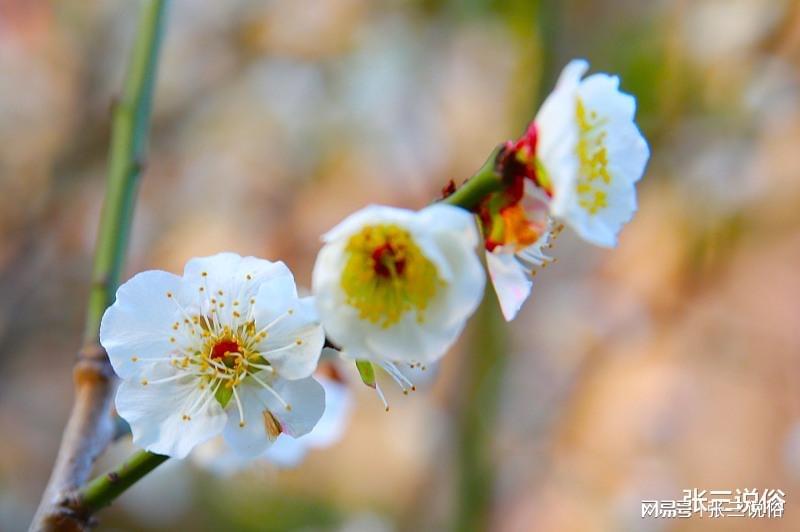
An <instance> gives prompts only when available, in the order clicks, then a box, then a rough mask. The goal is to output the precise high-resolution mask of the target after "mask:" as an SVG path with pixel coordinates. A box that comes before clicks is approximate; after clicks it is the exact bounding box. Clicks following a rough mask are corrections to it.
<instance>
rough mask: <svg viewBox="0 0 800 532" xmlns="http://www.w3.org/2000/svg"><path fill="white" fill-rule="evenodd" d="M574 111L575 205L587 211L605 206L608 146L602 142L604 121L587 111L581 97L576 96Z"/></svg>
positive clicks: (608, 180) (592, 112) (606, 202)
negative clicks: (576, 124)
mask: <svg viewBox="0 0 800 532" xmlns="http://www.w3.org/2000/svg"><path fill="white" fill-rule="evenodd" d="M575 115H576V118H577V121H578V129H579V137H578V146H577V152H578V158H579V159H580V172H579V175H578V182H577V184H576V185H575V186H576V191H577V193H578V197H579V199H578V205H580V206H581V207H582V208H583V209H584V210H585V211H586V212H588V213H589V214H590V215H595V214H597V213H598V212H599V211H601V210H602V209H605V208H606V207H608V187H609V185H610V184H611V173H610V172H609V170H608V150H607V148H606V145H605V141H606V132H605V131H604V130H603V129H602V126H603V125H604V123H605V121H604V120H602V119H599V118H598V116H597V113H596V112H594V111H587V110H586V107H585V106H584V104H583V100H581V99H580V98H578V101H577V105H576V110H575Z"/></svg>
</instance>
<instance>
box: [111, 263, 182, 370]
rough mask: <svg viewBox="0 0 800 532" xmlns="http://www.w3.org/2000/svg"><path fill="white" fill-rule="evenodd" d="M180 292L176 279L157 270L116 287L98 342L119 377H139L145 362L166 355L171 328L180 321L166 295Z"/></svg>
mask: <svg viewBox="0 0 800 532" xmlns="http://www.w3.org/2000/svg"><path fill="white" fill-rule="evenodd" d="M180 291H181V278H180V277H178V276H177V275H173V274H171V273H167V272H163V271H157V270H153V271H146V272H142V273H139V274H137V275H135V276H133V277H132V278H131V279H130V280H128V281H127V282H126V283H124V284H123V285H122V286H120V287H119V289H118V290H117V299H116V301H115V302H114V304H113V305H111V306H110V307H109V308H108V310H106V312H105V314H104V315H103V319H102V321H101V323H100V343H101V344H102V346H103V347H104V348H105V350H106V352H107V353H108V357H109V360H111V365H112V366H113V367H114V371H115V372H116V373H117V375H119V376H120V377H121V378H123V379H127V378H131V377H134V376H137V375H139V374H140V373H141V371H142V370H143V368H144V366H143V364H145V363H146V361H147V359H152V358H161V357H166V356H169V354H170V352H171V351H172V350H173V345H171V343H170V340H169V339H170V337H171V336H172V334H174V333H173V332H172V326H173V324H174V323H175V322H176V321H178V320H181V319H182V318H181V314H180V311H179V309H178V307H177V306H176V304H175V302H174V301H170V298H169V297H167V294H171V295H172V296H173V297H177V295H178V294H179V293H180Z"/></svg>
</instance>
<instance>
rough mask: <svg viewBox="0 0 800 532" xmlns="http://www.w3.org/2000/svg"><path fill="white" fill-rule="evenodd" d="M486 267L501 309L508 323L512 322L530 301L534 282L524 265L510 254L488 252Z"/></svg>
mask: <svg viewBox="0 0 800 532" xmlns="http://www.w3.org/2000/svg"><path fill="white" fill-rule="evenodd" d="M486 266H487V268H488V269H489V278H490V279H491V280H492V285H494V291H495V293H496V294H497V300H498V301H499V302H500V309H501V310H502V311H503V317H504V318H505V319H506V321H511V320H513V319H514V317H515V316H516V315H517V312H519V309H520V308H521V307H522V304H523V303H524V302H525V300H526V299H528V296H529V295H530V293H531V288H532V287H533V281H532V280H531V279H530V277H529V276H528V275H527V272H526V271H525V270H524V269H523V267H522V265H521V264H520V263H519V262H517V259H516V258H515V257H514V255H512V254H510V253H492V252H489V251H487V252H486Z"/></svg>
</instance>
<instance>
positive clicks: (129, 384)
mask: <svg viewBox="0 0 800 532" xmlns="http://www.w3.org/2000/svg"><path fill="white" fill-rule="evenodd" d="M177 371H178V370H176V369H175V368H173V367H172V366H170V365H169V364H155V365H152V366H150V367H149V368H148V369H147V370H145V371H144V372H143V373H142V374H141V379H140V378H138V377H137V378H135V379H128V380H124V381H122V383H121V384H120V387H119V390H118V391H117V397H116V406H117V412H118V413H119V415H120V416H122V418H123V419H125V420H126V421H127V422H128V423H129V424H130V426H131V432H132V433H133V443H134V444H136V445H139V446H141V447H144V448H145V449H147V450H148V451H151V452H153V453H157V454H164V455H167V456H171V457H173V458H184V457H185V456H186V455H187V454H188V453H189V452H190V451H191V450H192V449H193V448H194V447H195V446H196V445H198V444H200V443H202V442H204V441H206V440H209V439H210V438H212V437H214V436H215V435H217V434H219V433H220V432H221V431H222V428H223V427H224V426H225V420H226V416H225V412H224V411H223V410H222V408H221V407H220V405H219V403H218V402H217V400H216V399H215V398H214V397H213V396H212V395H211V390H210V389H208V388H207V387H206V388H205V389H201V388H200V387H199V385H200V380H199V379H198V378H197V377H192V376H186V377H185V378H182V379H179V380H173V381H169V382H162V383H155V382H154V381H157V380H158V379H164V378H169V377H172V376H174V375H176V374H177ZM143 379H146V380H147V382H148V383H149V384H143ZM186 416H189V417H188V418H187V417H186Z"/></svg>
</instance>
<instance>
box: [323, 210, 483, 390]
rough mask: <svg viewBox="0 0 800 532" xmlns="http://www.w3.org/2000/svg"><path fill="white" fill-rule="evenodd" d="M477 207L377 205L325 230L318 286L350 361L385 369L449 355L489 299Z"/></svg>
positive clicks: (331, 331)
mask: <svg viewBox="0 0 800 532" xmlns="http://www.w3.org/2000/svg"><path fill="white" fill-rule="evenodd" d="M479 240H480V239H479V236H478V230H477V227H476V224H475V219H474V216H473V215H472V214H470V213H469V212H467V211H465V210H463V209H460V208H458V207H453V206H450V205H443V204H436V205H431V206H429V207H426V208H425V209H422V210H421V211H419V212H414V211H410V210H406V209H397V208H392V207H383V206H369V207H366V208H364V209H362V210H360V211H358V212H356V213H354V214H352V215H350V216H348V217H347V218H346V219H345V220H344V221H342V222H341V223H340V224H339V225H337V226H336V227H334V228H333V229H332V230H330V231H329V232H328V233H327V234H325V235H324V236H323V241H324V245H323V247H322V249H321V250H320V252H319V255H318V256H317V260H316V263H315V265H314V273H313V292H314V297H315V301H316V304H317V310H318V311H319V315H320V319H321V320H322V324H323V326H324V328H325V332H326V334H327V335H328V338H330V340H331V341H332V342H334V343H335V344H336V345H337V346H338V347H340V348H341V350H342V354H343V355H344V356H345V357H348V358H351V359H355V360H361V361H369V362H373V363H376V364H378V365H379V366H381V367H383V368H384V369H385V370H386V371H387V372H389V374H390V375H392V376H393V377H395V378H396V379H400V380H398V382H400V383H404V382H405V381H404V380H403V378H402V374H401V373H400V371H399V370H398V368H397V366H396V364H397V363H405V364H408V365H417V364H421V365H425V364H428V363H430V362H433V361H435V360H437V359H439V358H440V357H442V356H443V355H444V354H445V352H446V351H447V350H448V348H450V346H451V345H452V344H453V343H454V342H455V340H456V339H457V338H458V336H459V334H460V333H461V331H462V329H463V328H464V325H465V323H466V320H467V318H469V316H470V315H472V313H473V312H474V311H475V309H476V308H477V306H478V303H480V300H481V298H482V296H483V288H484V284H485V274H484V272H483V268H482V266H481V263H480V260H479V258H478V256H477V254H476V252H475V250H476V247H477V245H478V242H479ZM401 386H403V384H401Z"/></svg>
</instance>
